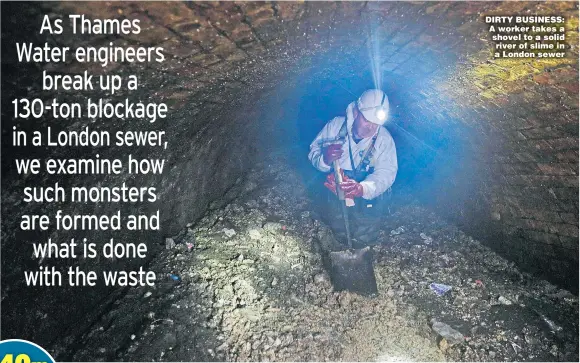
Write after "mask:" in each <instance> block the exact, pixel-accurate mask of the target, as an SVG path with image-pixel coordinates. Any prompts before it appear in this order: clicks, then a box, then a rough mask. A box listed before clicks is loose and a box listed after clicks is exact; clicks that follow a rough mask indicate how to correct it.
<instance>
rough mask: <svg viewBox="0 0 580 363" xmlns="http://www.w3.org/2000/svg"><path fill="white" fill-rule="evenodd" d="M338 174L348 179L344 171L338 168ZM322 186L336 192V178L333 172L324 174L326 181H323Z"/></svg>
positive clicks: (343, 178)
mask: <svg viewBox="0 0 580 363" xmlns="http://www.w3.org/2000/svg"><path fill="white" fill-rule="evenodd" d="M340 175H341V176H342V180H345V179H348V178H347V177H346V175H344V171H343V170H342V169H340ZM324 186H325V187H326V188H328V190H330V191H331V192H333V193H334V194H336V180H335V178H334V172H332V173H330V174H328V175H327V176H326V181H325V182H324Z"/></svg>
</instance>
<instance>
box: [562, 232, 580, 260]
mask: <svg viewBox="0 0 580 363" xmlns="http://www.w3.org/2000/svg"><path fill="white" fill-rule="evenodd" d="M559 238H560V244H561V245H562V247H564V248H568V249H571V250H574V251H575V253H574V254H573V256H577V255H578V238H574V237H569V236H559ZM576 258H578V257H576Z"/></svg>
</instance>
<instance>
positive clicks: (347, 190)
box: [340, 179, 363, 199]
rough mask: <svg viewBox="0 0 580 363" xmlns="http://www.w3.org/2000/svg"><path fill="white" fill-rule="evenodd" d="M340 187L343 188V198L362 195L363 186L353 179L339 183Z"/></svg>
mask: <svg viewBox="0 0 580 363" xmlns="http://www.w3.org/2000/svg"><path fill="white" fill-rule="evenodd" d="M340 189H342V190H344V197H345V198H350V199H354V198H361V197H362V196H363V186H362V185H361V184H360V183H358V182H356V181H355V180H353V179H347V180H345V181H343V182H342V183H340Z"/></svg>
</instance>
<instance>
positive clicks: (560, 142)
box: [547, 137, 578, 150]
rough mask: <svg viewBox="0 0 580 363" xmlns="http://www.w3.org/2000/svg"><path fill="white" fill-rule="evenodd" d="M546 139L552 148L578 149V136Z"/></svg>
mask: <svg viewBox="0 0 580 363" xmlns="http://www.w3.org/2000/svg"><path fill="white" fill-rule="evenodd" d="M547 141H548V143H549V144H550V146H552V148H553V149H554V150H567V149H572V150H578V138H573V137H563V138H559V139H553V140H547Z"/></svg>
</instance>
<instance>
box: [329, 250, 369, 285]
mask: <svg viewBox="0 0 580 363" xmlns="http://www.w3.org/2000/svg"><path fill="white" fill-rule="evenodd" d="M372 257H373V256H372V251H371V249H370V248H369V247H365V248H363V249H358V250H346V251H337V252H331V253H330V278H331V280H332V285H333V286H334V289H335V290H336V291H344V290H348V291H350V292H354V293H357V294H359V295H363V296H376V295H377V294H378V290H377V280H376V279H375V272H374V269H373V258H372Z"/></svg>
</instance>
